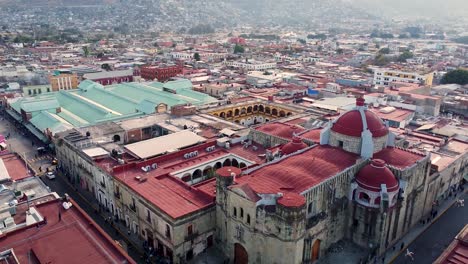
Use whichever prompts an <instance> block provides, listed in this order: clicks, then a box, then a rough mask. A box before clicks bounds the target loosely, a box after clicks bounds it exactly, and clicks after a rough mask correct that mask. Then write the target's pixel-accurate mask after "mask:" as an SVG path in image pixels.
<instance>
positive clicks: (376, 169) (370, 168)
mask: <svg viewBox="0 0 468 264" xmlns="http://www.w3.org/2000/svg"><path fill="white" fill-rule="evenodd" d="M356 181H357V183H358V185H359V186H361V188H363V189H366V190H368V191H371V192H380V190H381V188H380V186H381V184H385V185H387V191H388V192H394V191H397V190H398V180H397V179H396V178H395V176H394V175H393V173H392V172H391V171H390V169H389V168H387V166H386V164H385V161H383V160H381V159H374V160H372V162H371V164H368V165H366V166H365V167H364V168H362V169H361V170H360V171H359V172H358V174H357V176H356Z"/></svg>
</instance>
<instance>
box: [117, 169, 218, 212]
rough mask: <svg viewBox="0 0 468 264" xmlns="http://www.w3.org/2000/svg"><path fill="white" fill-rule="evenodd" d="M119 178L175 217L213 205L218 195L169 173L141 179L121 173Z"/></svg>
mask: <svg viewBox="0 0 468 264" xmlns="http://www.w3.org/2000/svg"><path fill="white" fill-rule="evenodd" d="M117 179H118V180H119V181H121V182H123V183H124V184H126V185H128V186H129V187H130V188H132V189H133V190H134V191H135V192H137V193H138V194H140V195H141V196H142V197H143V198H145V199H146V200H148V201H149V202H150V203H152V204H154V205H155V206H156V207H158V208H160V209H161V210H162V211H163V212H165V213H166V214H168V215H169V216H170V217H172V218H174V219H176V218H179V217H182V216H185V215H188V214H190V213H193V212H196V211H198V210H201V209H204V208H208V207H210V206H213V205H214V199H215V197H216V196H215V194H211V195H210V194H208V193H206V192H205V191H206V190H204V191H202V190H200V189H198V188H196V187H193V186H189V185H187V184H186V183H185V182H183V181H182V180H180V179H177V178H175V177H173V176H169V175H162V176H158V177H152V176H150V177H147V178H146V180H145V181H139V180H136V179H135V178H134V177H125V175H124V173H121V174H119V175H118V176H117Z"/></svg>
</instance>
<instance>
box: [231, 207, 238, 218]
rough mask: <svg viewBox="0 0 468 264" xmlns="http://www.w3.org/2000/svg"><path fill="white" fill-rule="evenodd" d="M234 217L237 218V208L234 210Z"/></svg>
mask: <svg viewBox="0 0 468 264" xmlns="http://www.w3.org/2000/svg"><path fill="white" fill-rule="evenodd" d="M232 215H233V216H234V217H237V208H235V207H234V208H232Z"/></svg>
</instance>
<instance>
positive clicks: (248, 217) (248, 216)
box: [247, 214, 250, 225]
mask: <svg viewBox="0 0 468 264" xmlns="http://www.w3.org/2000/svg"><path fill="white" fill-rule="evenodd" d="M247 224H248V225H250V215H249V214H247Z"/></svg>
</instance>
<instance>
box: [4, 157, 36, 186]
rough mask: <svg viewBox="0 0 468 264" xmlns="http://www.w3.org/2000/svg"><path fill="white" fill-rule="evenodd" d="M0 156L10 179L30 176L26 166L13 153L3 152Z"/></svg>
mask: <svg viewBox="0 0 468 264" xmlns="http://www.w3.org/2000/svg"><path fill="white" fill-rule="evenodd" d="M0 158H1V159H2V160H3V163H4V164H5V167H6V169H7V171H8V174H9V175H10V178H11V180H15V181H17V180H21V179H24V178H27V177H30V175H28V168H27V167H26V164H25V163H24V161H23V160H22V159H21V158H20V157H18V156H16V155H15V154H5V155H1V156H0Z"/></svg>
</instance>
